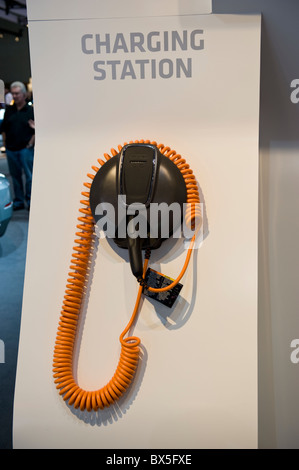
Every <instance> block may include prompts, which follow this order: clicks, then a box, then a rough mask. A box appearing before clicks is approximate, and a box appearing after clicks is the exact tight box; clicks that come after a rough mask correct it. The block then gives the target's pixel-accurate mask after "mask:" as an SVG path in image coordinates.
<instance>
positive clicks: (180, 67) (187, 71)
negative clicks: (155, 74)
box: [176, 57, 192, 78]
mask: <svg viewBox="0 0 299 470" xmlns="http://www.w3.org/2000/svg"><path fill="white" fill-rule="evenodd" d="M181 71H183V73H184V75H185V77H187V78H190V77H192V60H191V58H190V57H188V59H187V67H186V65H185V64H184V61H183V59H177V60H176V76H177V78H181Z"/></svg>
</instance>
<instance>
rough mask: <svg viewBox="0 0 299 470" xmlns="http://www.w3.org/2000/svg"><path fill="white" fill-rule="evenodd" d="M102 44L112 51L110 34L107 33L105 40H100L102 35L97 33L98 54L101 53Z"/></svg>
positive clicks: (108, 50)
mask: <svg viewBox="0 0 299 470" xmlns="http://www.w3.org/2000/svg"><path fill="white" fill-rule="evenodd" d="M101 46H104V47H105V48H106V52H107V53H110V34H105V41H101V40H100V35H99V34H96V51H97V54H100V53H101Z"/></svg>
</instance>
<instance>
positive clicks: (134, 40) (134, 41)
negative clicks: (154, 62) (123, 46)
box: [130, 33, 145, 52]
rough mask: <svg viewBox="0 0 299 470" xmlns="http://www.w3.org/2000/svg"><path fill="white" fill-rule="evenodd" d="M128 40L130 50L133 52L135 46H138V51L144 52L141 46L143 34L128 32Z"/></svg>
mask: <svg viewBox="0 0 299 470" xmlns="http://www.w3.org/2000/svg"><path fill="white" fill-rule="evenodd" d="M130 42H131V52H135V50H136V48H138V49H139V51H140V52H145V49H144V47H143V44H144V35H143V34H142V33H130Z"/></svg>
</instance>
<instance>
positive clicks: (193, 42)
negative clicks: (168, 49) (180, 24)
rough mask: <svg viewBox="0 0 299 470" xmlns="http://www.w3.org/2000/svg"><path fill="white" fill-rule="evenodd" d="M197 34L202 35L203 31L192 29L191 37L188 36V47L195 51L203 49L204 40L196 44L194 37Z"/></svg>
mask: <svg viewBox="0 0 299 470" xmlns="http://www.w3.org/2000/svg"><path fill="white" fill-rule="evenodd" d="M198 34H203V30H202V29H194V31H192V32H191V35H190V45H191V47H192V49H194V50H197V51H198V50H200V49H203V48H204V40H203V39H200V41H199V43H196V36H197V35H198Z"/></svg>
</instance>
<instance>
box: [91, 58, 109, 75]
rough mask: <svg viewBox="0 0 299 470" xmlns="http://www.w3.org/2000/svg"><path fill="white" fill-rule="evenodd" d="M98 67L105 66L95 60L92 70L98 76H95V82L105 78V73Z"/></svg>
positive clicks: (103, 63)
mask: <svg viewBox="0 0 299 470" xmlns="http://www.w3.org/2000/svg"><path fill="white" fill-rule="evenodd" d="M100 65H105V61H104V60H96V61H95V62H94V64H93V68H94V71H95V72H98V73H99V74H100V75H95V76H94V79H95V80H105V78H106V71H105V70H104V69H102V68H100Z"/></svg>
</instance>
